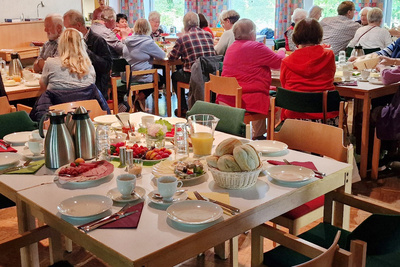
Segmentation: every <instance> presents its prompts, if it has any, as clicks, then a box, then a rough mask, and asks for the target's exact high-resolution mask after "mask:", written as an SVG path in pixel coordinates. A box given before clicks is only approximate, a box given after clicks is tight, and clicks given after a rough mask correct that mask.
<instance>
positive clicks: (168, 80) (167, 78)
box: [165, 63, 171, 117]
mask: <svg viewBox="0 0 400 267" xmlns="http://www.w3.org/2000/svg"><path fill="white" fill-rule="evenodd" d="M165 90H166V91H167V96H166V98H167V114H168V117H171V66H170V65H169V64H168V63H167V64H165Z"/></svg>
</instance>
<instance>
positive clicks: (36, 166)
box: [7, 159, 44, 174]
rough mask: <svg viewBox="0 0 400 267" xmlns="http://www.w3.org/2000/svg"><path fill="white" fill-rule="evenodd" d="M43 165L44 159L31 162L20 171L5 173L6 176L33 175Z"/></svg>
mask: <svg viewBox="0 0 400 267" xmlns="http://www.w3.org/2000/svg"><path fill="white" fill-rule="evenodd" d="M43 165H44V159H42V160H38V161H33V162H31V163H30V164H29V165H28V167H24V168H22V169H19V170H16V171H12V172H7V174H34V173H36V172H37V171H38V170H39V169H40V168H41V167H42V166H43Z"/></svg>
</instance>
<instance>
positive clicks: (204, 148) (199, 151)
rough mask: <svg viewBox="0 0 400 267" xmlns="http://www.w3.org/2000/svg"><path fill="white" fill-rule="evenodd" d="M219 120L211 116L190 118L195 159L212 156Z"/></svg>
mask: <svg viewBox="0 0 400 267" xmlns="http://www.w3.org/2000/svg"><path fill="white" fill-rule="evenodd" d="M218 121H219V119H218V118H217V117H215V116H213V115H210V114H197V115H192V116H189V118H188V124H189V127H190V139H191V140H192V145H193V154H194V156H195V157H202V156H207V155H211V150H212V145H213V141H214V131H215V127H216V126H217V124H218Z"/></svg>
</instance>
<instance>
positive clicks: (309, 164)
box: [267, 160, 318, 171]
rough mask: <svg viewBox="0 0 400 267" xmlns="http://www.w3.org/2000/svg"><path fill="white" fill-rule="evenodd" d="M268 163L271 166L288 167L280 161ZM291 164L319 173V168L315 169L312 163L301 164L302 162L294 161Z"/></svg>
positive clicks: (304, 162)
mask: <svg viewBox="0 0 400 267" xmlns="http://www.w3.org/2000/svg"><path fill="white" fill-rule="evenodd" d="M267 162H268V163H269V164H272V165H286V163H285V162H283V161H278V160H267ZM290 163H291V164H293V165H296V166H299V167H305V168H308V169H311V170H313V171H318V170H317V167H315V165H314V163H312V162H311V161H303V162H301V161H292V162H290Z"/></svg>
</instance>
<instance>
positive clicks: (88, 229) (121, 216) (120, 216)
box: [79, 210, 139, 233]
mask: <svg viewBox="0 0 400 267" xmlns="http://www.w3.org/2000/svg"><path fill="white" fill-rule="evenodd" d="M137 212H139V210H134V211H131V212H127V213H125V214H122V215H117V216H113V217H111V218H108V219H106V220H103V221H101V222H98V223H96V224H92V225H88V226H84V227H82V228H79V229H81V230H83V231H84V232H85V233H88V232H90V231H92V230H94V229H97V228H99V227H100V226H103V225H105V224H107V223H110V222H113V221H116V220H119V219H122V218H124V217H126V216H129V215H132V214H134V213H137Z"/></svg>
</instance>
